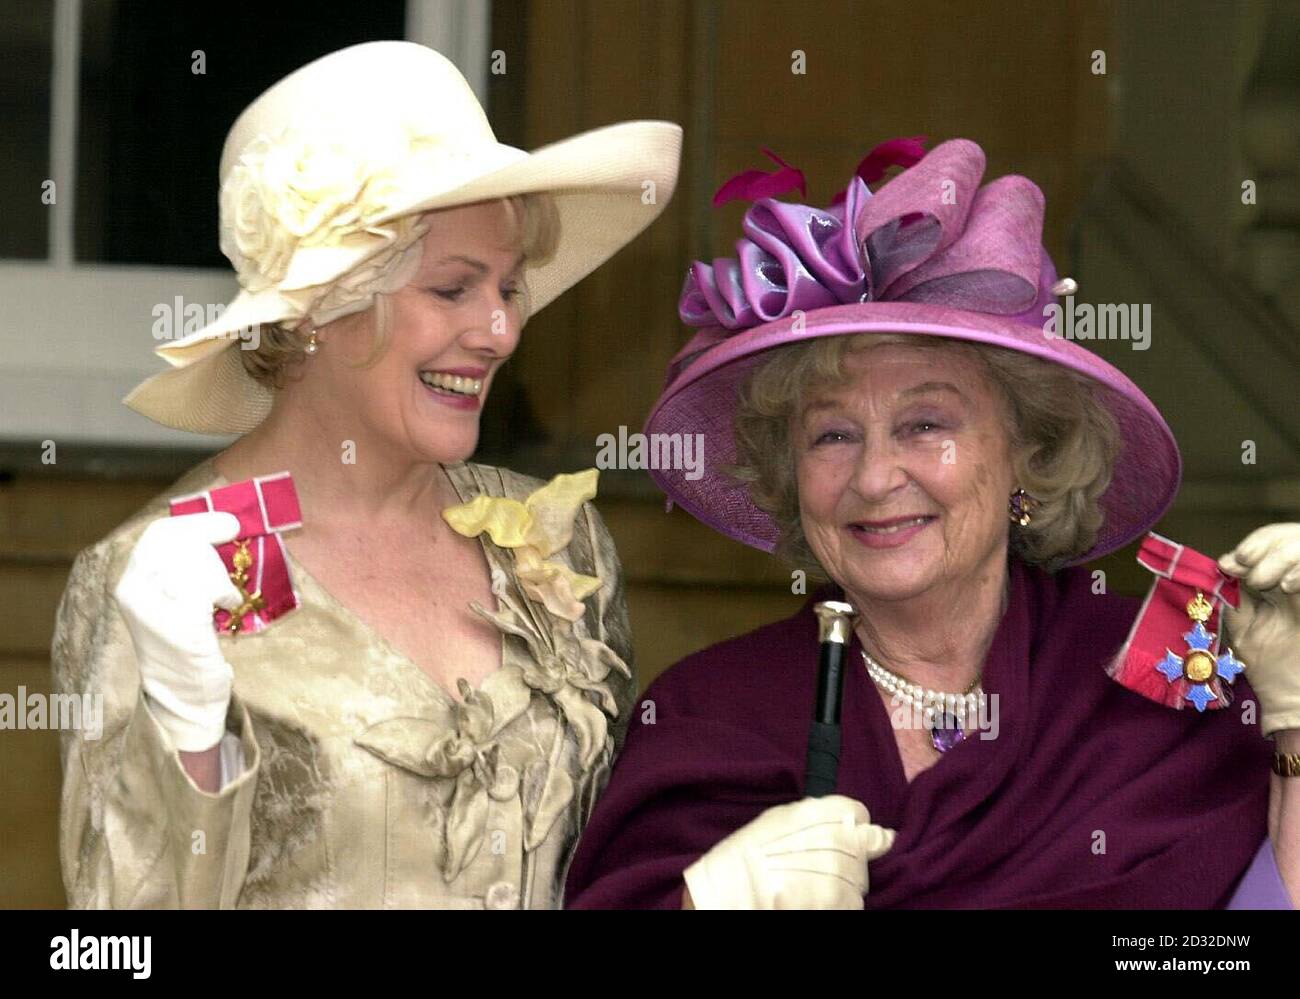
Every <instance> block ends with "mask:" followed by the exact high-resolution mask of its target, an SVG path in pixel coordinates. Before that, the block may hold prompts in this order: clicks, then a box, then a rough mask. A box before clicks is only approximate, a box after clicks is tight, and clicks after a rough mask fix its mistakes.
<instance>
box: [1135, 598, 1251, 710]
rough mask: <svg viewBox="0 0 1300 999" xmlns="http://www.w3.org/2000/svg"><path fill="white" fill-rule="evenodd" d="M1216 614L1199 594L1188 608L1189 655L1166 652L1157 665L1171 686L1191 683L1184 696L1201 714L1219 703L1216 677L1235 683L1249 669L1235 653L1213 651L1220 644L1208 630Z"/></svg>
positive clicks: (1186, 638)
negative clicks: (1189, 620) (1190, 621)
mask: <svg viewBox="0 0 1300 999" xmlns="http://www.w3.org/2000/svg"><path fill="white" fill-rule="evenodd" d="M1213 611H1214V605H1213V604H1211V603H1210V602H1209V601H1208V600H1206V599H1205V594H1204V593H1202V592H1201V591H1200V590H1197V591H1196V596H1195V597H1193V598H1192V599H1191V600H1190V601H1188V604H1187V616H1188V617H1189V618H1191V620H1192V622H1193V624H1192V629H1191V630H1190V631H1186V632H1184V633H1183V640H1184V641H1185V642H1186V643H1187V649H1188V651H1187V652H1186V653H1185V654H1184V655H1182V656H1179V655H1175V654H1174V652H1173V651H1172V650H1171V649H1168V648H1166V649H1165V657H1164V659H1162V660H1160V662H1158V663H1156V669H1158V670H1159V671H1160V672H1161V673H1163V674H1164V675H1165V679H1166V680H1168V681H1169V682H1170V683H1174V682H1176V681H1178V680H1186V681H1187V682H1188V685H1189V689H1188V691H1187V693H1186V694H1185V695H1184V696H1185V697H1186V698H1187V700H1189V701H1191V702H1192V703H1193V704H1195V705H1196V710H1197V711H1204V710H1205V706H1206V705H1207V704H1211V703H1213V702H1214V701H1217V700H1218V699H1219V693H1220V691H1218V690H1215V689H1214V687H1212V686H1211V683H1213V682H1215V678H1216V677H1217V678H1218V679H1222V680H1227V681H1228V683H1233V682H1234V681H1235V680H1236V679H1237V677H1238V676H1240V675H1241V673H1242V671H1243V670H1244V669H1245V668H1246V664H1245V663H1243V662H1242V661H1241V660H1240V659H1238V658H1237V657H1236V656H1234V655H1233V654H1232V649H1228V650H1227V651H1225V652H1223V653H1221V654H1220V655H1217V656H1216V655H1214V653H1213V652H1211V651H1210V650H1211V649H1213V648H1214V647H1215V645H1216V644H1217V642H1218V636H1217V635H1216V634H1215V633H1214V632H1212V631H1210V629H1208V628H1207V627H1205V622H1206V621H1208V620H1209V619H1210V615H1211V614H1212V613H1213Z"/></svg>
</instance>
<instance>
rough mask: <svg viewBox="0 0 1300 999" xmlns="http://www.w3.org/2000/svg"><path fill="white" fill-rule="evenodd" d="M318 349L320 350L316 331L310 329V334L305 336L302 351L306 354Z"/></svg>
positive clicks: (311, 353) (313, 352)
mask: <svg viewBox="0 0 1300 999" xmlns="http://www.w3.org/2000/svg"><path fill="white" fill-rule="evenodd" d="M318 350H320V344H318V343H317V342H316V331H315V330H312V331H311V334H310V335H309V336H308V337H307V346H305V347H303V351H304V352H305V353H307V354H308V355H313V354H315V353H316V351H318Z"/></svg>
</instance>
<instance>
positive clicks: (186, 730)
mask: <svg viewBox="0 0 1300 999" xmlns="http://www.w3.org/2000/svg"><path fill="white" fill-rule="evenodd" d="M238 533H239V520H238V519H237V518H236V517H235V516H234V515H233V514H229V513H195V514H188V515H186V516H183V517H166V518H163V519H162V520H156V521H154V522H153V523H152V524H150V525H149V526H148V527H147V528H145V531H144V533H143V534H142V535H140V540H139V541H137V542H136V545H135V548H134V549H132V551H131V557H130V558H129V559H128V560H127V564H126V570H125V571H124V572H123V573H122V578H121V579H120V580H119V581H118V584H117V589H116V590H115V591H114V596H115V597H116V598H117V603H118V606H119V607H120V608H121V610H122V617H123V618H125V620H126V626H127V629H128V630H129V631H130V633H131V642H132V644H133V645H134V646H135V655H136V659H137V660H138V662H139V664H140V681H141V686H142V687H143V689H144V692H145V694H146V695H147V696H148V697H149V702H150V707H151V708H152V709H153V713H154V716H155V717H156V718H157V719H158V721H159V723H160V724H161V725H162V726H163V728H164V729H165V730H166V731H167V734H168V735H169V736H171V739H172V742H173V744H174V745H175V746H176V748H177V749H180V750H183V751H184V752H189V753H194V752H200V751H202V750H205V749H211V748H212V747H213V746H215V745H216V744H217V743H218V742H220V741H221V736H222V733H224V732H225V729H226V710H227V708H228V707H229V704H230V691H231V687H232V686H233V683H234V672H233V671H232V670H231V668H230V664H229V663H227V662H226V659H225V656H223V655H222V654H221V646H220V644H219V642H218V639H217V632H216V629H215V628H214V627H213V625H212V606H213V604H217V605H218V606H220V607H223V608H225V609H226V610H234V609H235V608H236V607H238V606H239V603H240V596H239V591H238V590H237V589H236V588H235V585H234V584H233V583H232V582H231V581H230V576H229V575H228V574H227V572H226V567H225V564H224V563H223V562H222V561H221V556H220V555H218V554H217V550H216V549H215V548H214V547H213V545H216V544H221V543H223V542H226V541H230V540H232V539H234V537H235V535H236V534H238Z"/></svg>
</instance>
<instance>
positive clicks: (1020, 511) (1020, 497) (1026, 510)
mask: <svg viewBox="0 0 1300 999" xmlns="http://www.w3.org/2000/svg"><path fill="white" fill-rule="evenodd" d="M1038 507H1039V501H1038V500H1036V499H1034V497H1032V496H1030V495H1029V494H1028V493H1027V492H1025V491H1024V490H1023V489H1017V490H1016V491H1015V492H1014V493H1012V494H1011V502H1010V503H1008V504H1007V516H1008V517H1010V518H1011V519H1012V520H1014V521H1015V522H1016V523H1017V524H1019V525H1020V526H1021V527H1028V526H1029V522H1030V521H1031V520H1033V519H1034V511H1035V510H1037V509H1038Z"/></svg>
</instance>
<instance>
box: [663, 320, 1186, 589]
mask: <svg viewBox="0 0 1300 999" xmlns="http://www.w3.org/2000/svg"><path fill="white" fill-rule="evenodd" d="M855 333H897V334H903V335H915V336H928V337H944V338H948V339H953V340H961V341H965V342H969V343H979V344H988V345H991V346H996V347H1003V348H1006V349H1008V350H1014V351H1018V352H1020V353H1023V354H1029V355H1032V356H1034V357H1039V358H1041V359H1043V360H1044V361H1047V362H1050V363H1054V364H1060V365H1061V366H1063V367H1066V368H1069V369H1070V370H1072V371H1076V372H1078V373H1079V374H1081V375H1084V376H1086V377H1087V378H1089V379H1091V380H1092V382H1093V383H1094V384H1095V385H1096V387H1097V389H1098V393H1097V397H1098V399H1099V400H1100V401H1101V402H1102V404H1103V405H1105V406H1106V407H1107V409H1108V410H1109V411H1110V412H1111V414H1112V415H1113V416H1114V418H1115V420H1116V423H1117V424H1118V426H1119V430H1120V436H1121V441H1122V443H1121V446H1120V452H1119V454H1118V455H1117V456H1116V459H1115V464H1114V468H1113V472H1112V477H1111V482H1110V485H1109V487H1108V488H1107V490H1106V492H1105V493H1104V494H1103V496H1102V498H1101V501H1100V502H1101V507H1102V511H1103V513H1104V517H1105V520H1104V522H1103V524H1102V527H1101V529H1100V531H1099V534H1098V537H1097V541H1096V544H1094V546H1093V547H1092V548H1091V549H1089V551H1087V552H1086V553H1084V554H1083V555H1081V556H1080V557H1079V558H1077V559H1074V560H1072V562H1071V564H1075V563H1079V562H1085V561H1088V560H1089V559H1093V558H1098V557H1100V556H1102V555H1105V554H1108V553H1110V552H1112V551H1115V550H1116V549H1119V548H1122V547H1123V546H1124V545H1126V544H1128V543H1129V542H1130V541H1132V540H1134V539H1135V538H1137V537H1140V536H1141V535H1142V534H1144V533H1146V532H1147V531H1148V530H1150V528H1151V527H1152V526H1153V525H1154V524H1155V523H1156V522H1157V521H1159V519H1160V518H1161V517H1162V516H1163V515H1164V513H1165V512H1166V511H1167V510H1168V509H1169V507H1170V505H1171V504H1172V503H1173V501H1174V498H1175V496H1177V494H1178V486H1179V483H1180V482H1181V479H1182V457H1181V455H1180V454H1179V451H1178V444H1177V442H1176V441H1175V439H1174V435H1173V432H1172V431H1171V430H1170V429H1169V426H1168V424H1167V423H1166V422H1165V420H1164V418H1163V417H1162V416H1161V415H1160V413H1159V411H1158V410H1157V409H1156V407H1155V405H1154V404H1153V403H1152V402H1151V400H1150V399H1148V398H1147V396H1146V395H1145V393H1143V392H1142V390H1141V389H1139V388H1138V387H1137V386H1136V385H1135V384H1134V383H1133V382H1132V381H1131V380H1130V379H1129V378H1128V377H1127V376H1126V375H1125V374H1124V373H1123V372H1121V371H1120V370H1119V369H1118V368H1116V367H1114V366H1113V365H1112V364H1110V363H1108V362H1107V361H1105V360H1104V359H1102V358H1101V357H1099V356H1098V355H1096V354H1094V353H1092V352H1091V351H1089V350H1086V349H1085V348H1083V347H1081V346H1079V345H1078V344H1077V343H1075V342H1073V341H1071V340H1067V339H1063V338H1061V337H1059V336H1049V335H1048V334H1046V333H1045V332H1044V330H1043V329H1042V328H1040V327H1036V326H1032V325H1029V324H1027V323H1024V322H1021V321H1017V320H1015V319H1012V318H1011V317H1000V316H995V315H989V314H987V313H976V312H968V311H965V310H961V309H951V308H946V307H942V306H934V305H925V304H917V303H907V302H870V303H862V304H852V305H840V306H834V307H831V308H825V309H818V310H813V311H810V312H808V313H806V314H805V316H804V318H803V326H802V329H801V330H800V331H798V332H795V331H794V330H793V328H792V322H791V320H790V319H788V318H786V319H781V320H777V321H775V322H771V323H765V324H763V325H761V326H755V327H753V328H751V329H748V330H744V331H742V332H739V333H737V334H735V335H733V336H729V337H728V338H727V339H725V340H723V341H721V342H720V343H718V344H716V345H715V346H713V347H711V348H710V349H708V350H706V351H704V352H703V353H701V354H700V355H698V356H697V357H695V358H694V359H693V360H692V361H691V362H690V363H689V364H688V366H687V367H686V368H685V369H684V370H682V371H681V372H680V374H679V375H678V376H677V378H676V379H675V380H674V381H673V382H672V383H671V384H669V385H668V387H667V388H666V389H665V390H664V393H663V395H662V396H661V397H660V398H659V401H658V402H657V403H656V404H655V407H654V409H653V410H652V411H651V413H650V416H649V418H648V419H647V421H646V426H645V433H646V434H647V435H651V434H683V435H684V434H702V435H703V447H704V451H703V454H704V455H705V462H704V472H703V475H701V476H700V477H699V478H698V479H695V480H692V479H689V478H687V474H688V472H689V471H690V470H688V469H674V468H657V469H651V470H650V475H651V477H652V478H653V479H654V480H655V481H656V482H657V483H658V484H659V485H660V487H661V488H662V489H663V490H664V492H665V493H667V494H668V496H669V497H670V498H671V499H672V500H673V501H674V502H675V503H677V504H678V505H679V506H681V507H682V508H683V509H685V510H686V511H687V512H688V513H690V514H691V515H692V516H694V517H695V518H696V519H697V520H700V521H701V522H703V523H705V524H707V525H708V526H710V527H712V528H713V529H714V530H716V531H718V532H720V533H722V534H725V535H727V536H728V537H731V538H734V539H736V540H737V541H740V542H742V543H743V544H746V545H749V546H751V547H753V548H758V549H760V550H762V551H767V552H771V551H773V550H774V548H775V547H776V544H777V541H778V540H779V533H780V532H779V529H778V527H777V524H776V522H775V521H774V520H773V518H772V517H771V516H770V515H768V514H767V513H764V512H763V511H762V510H760V509H759V508H758V507H757V506H755V505H754V502H753V500H752V499H751V498H750V495H749V490H748V487H747V486H746V485H745V484H744V483H741V482H738V481H737V480H735V479H734V478H732V477H731V476H730V475H728V474H727V472H726V471H725V469H726V468H727V467H728V466H731V465H734V464H735V461H736V448H735V441H734V437H733V433H732V417H733V414H734V412H735V404H736V403H735V400H736V398H737V393H738V392H739V390H740V388H741V385H742V383H743V382H744V380H745V378H746V377H747V376H748V374H749V373H750V372H751V371H752V370H753V369H754V368H755V367H756V366H757V365H758V364H760V363H761V362H762V360H763V358H764V354H765V353H766V352H767V351H770V350H772V349H774V348H776V347H780V346H785V345H788V344H792V343H797V342H803V341H807V340H810V339H815V338H818V337H824V336H842V335H848V334H855ZM650 451H651V452H652V453H653V452H655V451H656V449H655V448H654V447H651V448H650Z"/></svg>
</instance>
